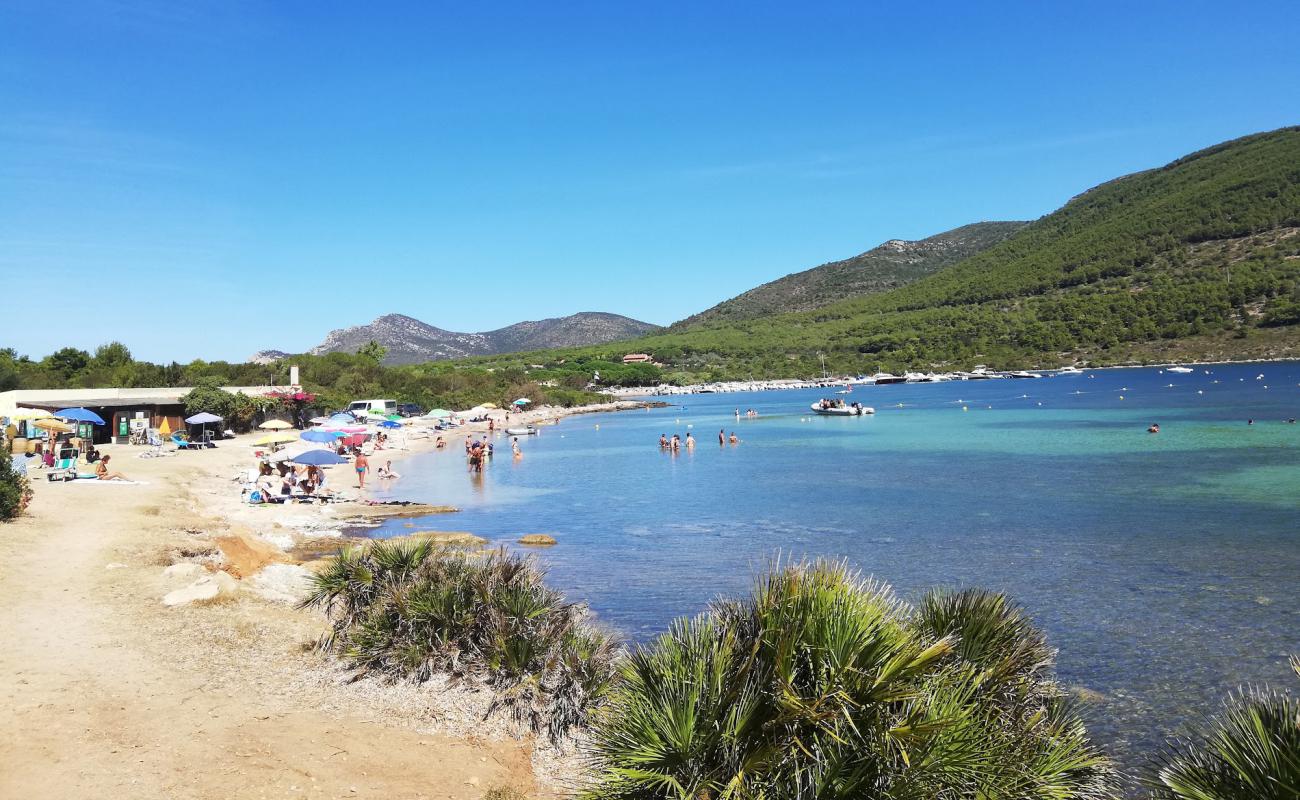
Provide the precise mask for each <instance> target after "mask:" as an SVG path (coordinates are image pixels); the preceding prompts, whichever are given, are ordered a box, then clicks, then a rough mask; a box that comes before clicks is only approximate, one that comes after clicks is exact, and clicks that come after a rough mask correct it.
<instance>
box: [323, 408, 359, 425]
mask: <svg viewBox="0 0 1300 800" xmlns="http://www.w3.org/2000/svg"><path fill="white" fill-rule="evenodd" d="M329 421H330V422H332V423H334V424H335V425H355V424H356V422H357V418H356V417H354V416H352V415H351V414H349V413H347V412H345V411H340V412H339V413H337V414H330V418H329Z"/></svg>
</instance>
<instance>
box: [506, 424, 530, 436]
mask: <svg viewBox="0 0 1300 800" xmlns="http://www.w3.org/2000/svg"><path fill="white" fill-rule="evenodd" d="M535 433H537V429H536V428H534V427H533V426H532V425H529V426H527V427H525V428H506V435H508V436H531V435H533V434H535Z"/></svg>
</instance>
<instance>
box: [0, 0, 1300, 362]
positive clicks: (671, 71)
mask: <svg viewBox="0 0 1300 800" xmlns="http://www.w3.org/2000/svg"><path fill="white" fill-rule="evenodd" d="M871 5H872V4H866V3H843V4H834V3H830V4H817V3H798V4H796V3H786V4H776V3H735V4H731V3H700V2H689V3H673V2H660V3H639V4H630V3H609V2H591V3H577V2H573V3H568V2H556V3H528V4H523V3H521V4H512V3H506V2H500V3H450V2H448V3H438V2H421V3H409V4H399V3H391V4H371V3H344V2H337V3H330V2H264V3H241V2H224V1H223V2H210V3H205V2H185V3H177V2H173V1H172V0H167V1H166V2H140V3H126V2H110V0H82V2H77V3H48V2H38V1H37V0H32V2H21V3H15V2H0V276H3V277H4V278H5V279H6V280H5V281H4V285H5V286H6V291H5V292H4V301H3V302H4V305H5V306H6V313H5V320H6V321H5V323H4V334H3V336H0V346H13V347H17V348H18V350H19V351H20V352H24V353H29V354H31V355H33V356H42V355H44V354H46V353H48V352H49V351H51V350H53V349H56V348H57V347H60V346H64V345H68V344H72V345H76V346H80V347H86V348H93V347H94V346H95V345H97V344H99V343H101V342H104V341H107V340H111V339H118V340H121V341H123V342H125V343H126V344H127V345H128V346H129V347H130V348H131V349H132V351H133V352H134V353H135V354H136V356H137V357H143V358H150V359H154V360H170V359H178V360H182V361H184V360H189V359H191V358H195V357H203V358H206V359H210V360H214V359H218V358H225V359H230V360H238V359H242V358H244V357H246V356H248V355H249V354H250V353H252V352H253V351H255V350H258V349H261V348H264V347H275V348H280V349H285V350H302V349H305V348H307V347H309V346H311V345H312V344H315V343H316V342H317V341H319V340H320V339H321V338H322V337H323V336H324V334H325V333H326V331H327V330H328V329H330V328H334V327H341V326H344V325H352V324H358V323H363V322H366V321H369V320H370V319H372V318H374V317H376V316H378V315H380V314H383V313H387V312H400V313H405V314H409V315H411V316H414V317H418V318H420V319H423V320H425V321H427V322H430V323H432V324H435V325H439V326H441V327H445V328H450V329H452V330H463V331H473V330H487V329H491V328H495V327H500V326H502V325H507V324H510V323H513V322H516V321H519V320H521V319H540V318H543V317H550V316H558V315H563V314H569V313H573V312H575V311H581V310H601V311H613V312H616V313H622V314H627V315H629V316H633V317H637V318H640V319H644V320H647V321H650V322H656V323H661V324H666V323H669V322H672V321H674V320H676V319H680V318H681V317H684V316H687V315H688V314H690V313H693V312H695V311H698V310H701V309H703V308H706V307H708V306H710V305H713V304H714V303H716V302H718V301H719V300H722V299H725V298H727V297H730V296H733V295H735V294H737V293H739V292H741V291H743V290H745V289H748V288H750V287H752V286H754V285H757V284H759V283H762V282H764V281H767V280H771V279H773V278H776V277H779V276H781V275H784V274H787V273H789V272H793V271H797V270H800V269H805V268H807V267H811V266H815V265H817V264H820V263H823V262H825V261H829V260H834V259H838V258H844V257H847V256H850V255H853V254H855V253H858V252H861V251H863V250H866V249H868V248H870V247H872V246H874V245H876V244H878V243H880V242H881V241H884V240H886V239H890V238H921V237H924V236H927V235H930V234H933V233H937V232H939V231H943V230H946V229H949V228H952V227H955V226H957V225H962V224H965V223H967V222H973V221H977V220H988V219H1032V218H1035V217H1038V216H1041V215H1043V214H1045V213H1048V212H1050V211H1052V210H1053V209H1055V208H1057V207H1058V206H1060V205H1061V204H1062V203H1063V202H1064V201H1066V200H1067V199H1068V198H1069V197H1071V196H1072V195H1074V194H1076V193H1078V192H1079V191H1082V190H1083V189H1086V188H1088V187H1090V186H1093V185H1095V184H1097V183H1099V182H1102V181H1105V180H1108V179H1110V178H1112V177H1115V176H1118V175H1121V174H1124V173H1128V172H1132V171H1135V170H1139V169H1144V168H1147V167H1153V166H1158V165H1160V164H1163V163H1166V162H1168V161H1170V160H1172V159H1174V158H1176V157H1178V156H1180V155H1182V154H1184V153H1187V152H1189V151H1192V150H1195V149H1198V148H1201V147H1204V146H1207V145H1210V144H1213V143H1215V142H1218V141H1221V140H1224V139H1228V138H1232V137H1236V136H1240V135H1243V134H1247V133H1252V132H1256V131H1261V130H1268V129H1272V128H1277V127H1280V126H1283V125H1288V124H1296V123H1297V122H1300V113H1297V112H1298V111H1300V48H1297V47H1296V46H1295V39H1294V36H1295V32H1296V31H1297V30H1300V4H1297V3H1295V2H1294V0H1289V1H1288V2H1277V3H1269V2H1258V3H1245V4H1237V5H1234V6H1232V7H1231V8H1229V7H1227V6H1224V5H1223V4H1221V3H1201V2H1186V1H1184V2H1151V3H1077V4H1065V3H1042V2H1033V3H1029V2H1026V3H1021V4H1015V3H988V4H985V3H952V4H942V3H931V4H901V3H900V4H891V5H892V6H896V7H892V8H890V7H883V6H885V4H879V5H880V6H882V7H879V8H872V7H871ZM903 6H908V7H907V8H904V7H903ZM15 277H17V278H31V279H32V280H33V282H32V283H29V284H25V285H26V286H27V289H28V292H27V296H28V297H29V298H30V300H31V301H32V305H31V306H27V305H25V304H24V303H23V302H21V301H20V300H19V294H18V293H17V292H15V290H14V289H15V285H14V283H13V282H12V279H13V278H15ZM51 284H53V285H56V286H61V287H62V286H66V287H79V286H84V287H94V289H95V290H96V292H95V294H94V297H95V300H96V304H95V306H94V307H93V310H88V309H86V308H85V307H84V306H83V305H82V303H81V302H80V301H77V300H61V301H60V302H59V309H60V310H58V311H57V312H55V313H53V314H51V313H49V312H50V309H49V307H48V306H47V305H46V304H45V303H44V302H43V301H44V300H45V299H47V298H48V297H49V295H48V294H47V293H45V292H44V289H46V288H48V287H49V286H50V285H51ZM73 296H74V297H75V295H73ZM87 311H89V313H87Z"/></svg>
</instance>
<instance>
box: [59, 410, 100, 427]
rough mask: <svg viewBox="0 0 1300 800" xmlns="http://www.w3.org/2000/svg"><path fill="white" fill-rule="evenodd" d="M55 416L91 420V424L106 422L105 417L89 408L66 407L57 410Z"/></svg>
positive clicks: (81, 420)
mask: <svg viewBox="0 0 1300 800" xmlns="http://www.w3.org/2000/svg"><path fill="white" fill-rule="evenodd" d="M54 416H56V417H58V418H60V419H70V420H72V421H73V422H89V423H90V424H91V425H103V424H104V418H103V417H101V416H99V415H98V414H96V413H95V412H94V411H91V410H90V409H88V408H65V409H63V410H61V411H55V412H54Z"/></svg>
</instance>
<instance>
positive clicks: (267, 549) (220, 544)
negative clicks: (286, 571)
mask: <svg viewBox="0 0 1300 800" xmlns="http://www.w3.org/2000/svg"><path fill="white" fill-rule="evenodd" d="M216 543H217V548H218V549H220V550H221V555H222V558H223V562H222V565H221V568H222V569H224V570H225V571H226V572H229V573H230V574H231V575H234V576H235V577H236V578H247V577H248V576H250V575H253V574H256V573H257V572H259V571H260V570H262V569H263V568H264V567H266V566H267V565H268V564H275V563H280V562H284V561H288V560H289V558H288V556H286V555H285V554H284V552H282V551H281V550H280V549H279V548H277V547H276V546H275V545H273V544H271V543H270V542H268V541H266V540H265V539H262V538H260V537H257V536H253V535H249V534H246V533H235V534H232V535H230V536H218V537H216Z"/></svg>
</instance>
